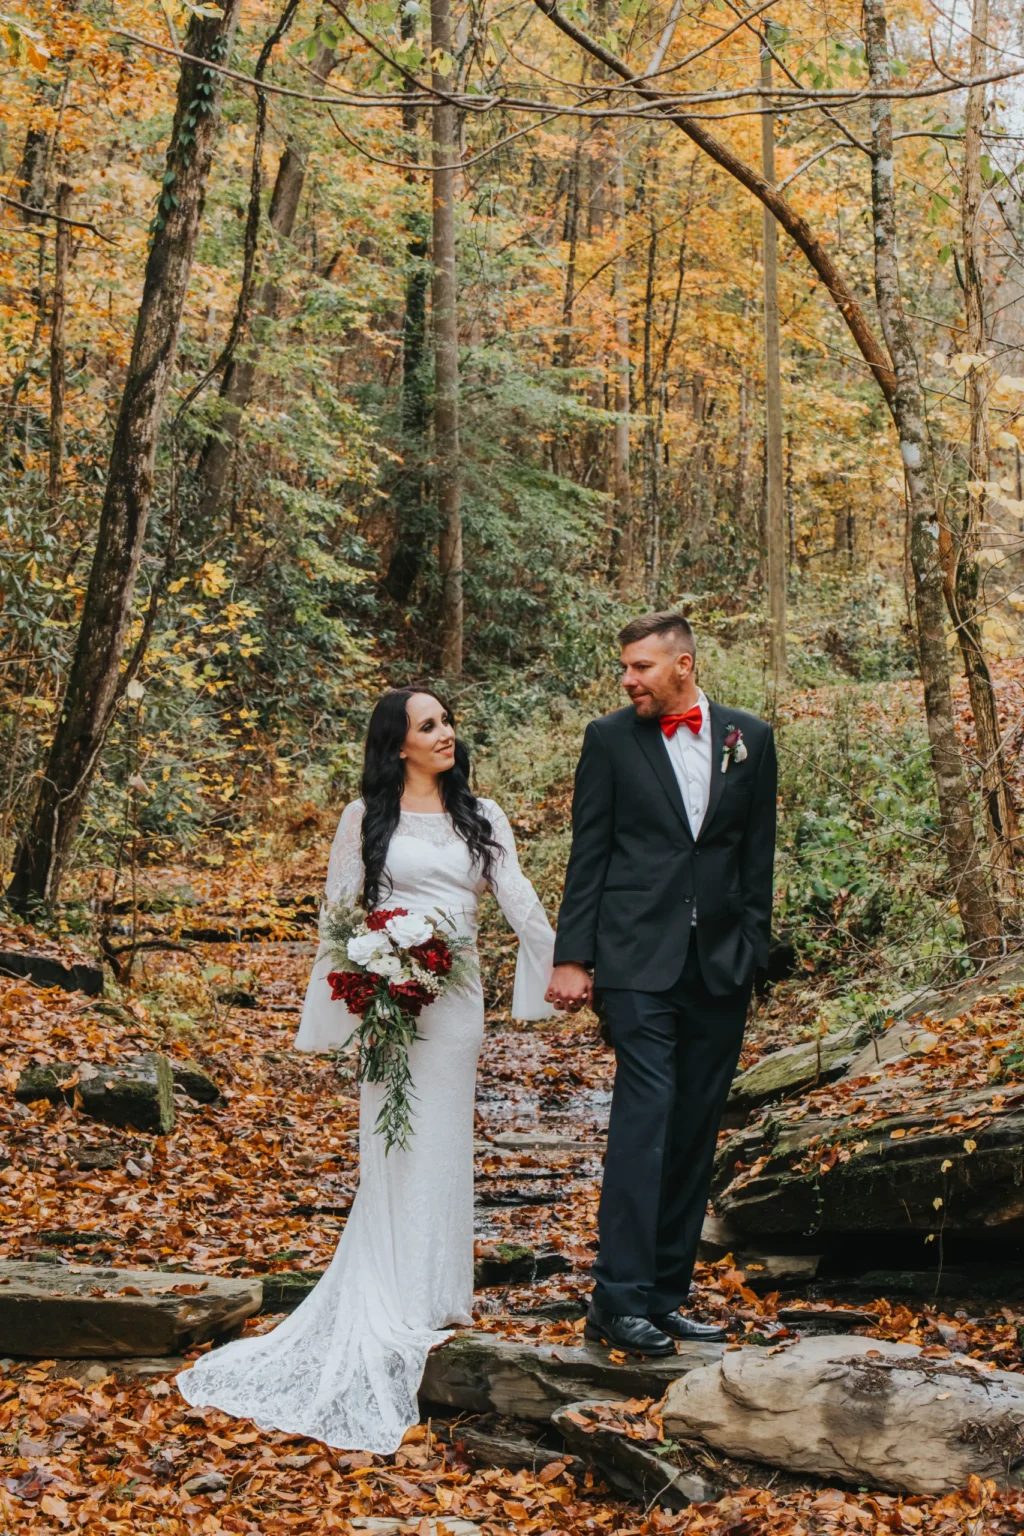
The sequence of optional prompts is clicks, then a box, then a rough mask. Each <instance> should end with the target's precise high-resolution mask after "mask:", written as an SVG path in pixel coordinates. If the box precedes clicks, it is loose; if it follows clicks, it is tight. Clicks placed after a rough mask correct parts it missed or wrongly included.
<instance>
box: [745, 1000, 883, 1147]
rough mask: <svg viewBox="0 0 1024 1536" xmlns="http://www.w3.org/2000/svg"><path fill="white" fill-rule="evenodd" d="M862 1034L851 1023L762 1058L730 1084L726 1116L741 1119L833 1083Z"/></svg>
mask: <svg viewBox="0 0 1024 1536" xmlns="http://www.w3.org/2000/svg"><path fill="white" fill-rule="evenodd" d="M866 1034H867V1029H866V1026H864V1025H862V1024H851V1025H849V1026H848V1028H846V1029H841V1030H838V1031H837V1032H836V1033H835V1034H832V1035H823V1036H821V1037H820V1039H817V1040H801V1041H800V1042H799V1044H797V1045H787V1046H784V1047H783V1049H782V1050H781V1051H772V1053H771V1054H770V1055H769V1056H762V1057H761V1060H760V1061H755V1063H754V1065H753V1066H752V1067H748V1068H747V1070H746V1071H745V1072H741V1073H740V1074H739V1076H738V1077H737V1078H736V1079H735V1080H734V1081H733V1085H732V1088H731V1089H730V1091H729V1098H728V1100H727V1102H726V1106H725V1109H726V1115H727V1116H741V1115H742V1116H745V1115H747V1114H749V1113H750V1111H751V1110H754V1109H759V1108H760V1107H761V1105H762V1104H770V1103H772V1102H773V1101H774V1100H775V1099H784V1098H786V1097H788V1095H789V1094H792V1093H796V1092H797V1091H798V1090H800V1089H805V1088H813V1087H816V1086H817V1085H818V1084H819V1083H831V1082H834V1081H835V1080H836V1078H837V1077H842V1076H843V1074H844V1073H845V1072H846V1070H847V1068H848V1067H849V1065H850V1062H851V1061H852V1060H853V1058H854V1056H855V1055H856V1053H857V1050H858V1048H859V1046H860V1045H861V1043H862V1041H863V1040H864V1038H865V1036H866ZM733 1123H735V1121H733Z"/></svg>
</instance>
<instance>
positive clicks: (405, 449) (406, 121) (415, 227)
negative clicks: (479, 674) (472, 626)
mask: <svg viewBox="0 0 1024 1536" xmlns="http://www.w3.org/2000/svg"><path fill="white" fill-rule="evenodd" d="M400 25H401V33H402V39H403V41H405V42H407V43H408V42H410V41H411V40H412V39H414V38H415V36H416V12H415V11H414V10H412V9H411V8H410V7H408V6H403V7H402V14H401V18H400ZM402 86H403V91H404V95H405V100H404V101H403V102H402V132H403V136H404V139H405V156H406V157H407V158H408V159H409V160H410V161H411V162H413V163H415V162H416V161H417V160H418V159H419V153H418V150H417V133H418V129H419V123H418V120H417V111H416V107H415V106H414V105H413V101H412V97H413V95H414V94H415V91H416V82H415V80H414V79H413V78H412V76H411V75H405V76H404V77H403V81H402ZM405 179H406V182H407V184H408V185H409V187H410V189H411V188H412V187H414V186H416V185H417V183H418V179H419V178H418V176H417V173H416V172H415V171H406V173H405ZM406 233H407V236H408V238H407V242H406V247H405V249H406V257H407V260H408V263H409V265H408V271H407V272H406V277H405V314H404V316H403V318H402V400H401V428H402V444H401V446H402V472H401V474H400V475H399V477H398V481H397V483H396V485H395V493H394V508H395V543H394V548H393V549H392V551H391V558H390V560H389V562H388V570H387V575H386V576H385V578H384V586H385V588H386V590H387V592H388V594H389V596H390V597H392V598H393V599H394V601H395V602H396V603H399V604H401V605H402V606H404V605H405V604H406V603H407V602H408V601H409V598H410V596H411V594H412V589H413V587H414V585H415V583H416V579H417V577H418V576H419V574H420V566H421V564H422V561H423V548H424V544H425V542H426V531H427V530H426V528H425V526H424V505H423V490H424V468H425V460H426V440H427V429H428V426H429V423H430V405H429V401H428V389H427V368H426V348H427V288H428V286H429V273H428V268H427V257H428V256H429V254H430V230H429V220H428V218H427V215H426V213H425V212H424V211H423V210H421V209H420V208H415V207H414V208H413V209H411V211H410V212H409V214H408V215H407V217H406Z"/></svg>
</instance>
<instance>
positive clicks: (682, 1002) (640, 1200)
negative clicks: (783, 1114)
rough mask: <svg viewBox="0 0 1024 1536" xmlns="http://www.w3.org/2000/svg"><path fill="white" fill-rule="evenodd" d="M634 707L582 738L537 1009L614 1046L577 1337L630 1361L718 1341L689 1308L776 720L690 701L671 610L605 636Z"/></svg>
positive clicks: (766, 885) (754, 905)
mask: <svg viewBox="0 0 1024 1536" xmlns="http://www.w3.org/2000/svg"><path fill="white" fill-rule="evenodd" d="M619 641H620V644H621V646H622V682H623V686H624V688H625V690H626V692H627V694H628V695H629V698H630V706H629V707H627V708H626V709H620V710H617V711H616V712H615V713H614V714H611V715H605V716H604V718H603V719H601V720H594V721H592V722H591V723H590V725H588V726H587V730H586V734H585V735H584V738H583V751H582V754H581V756H580V760H579V766H578V767H577V770H576V788H575V793H574V795H573V805H572V822H573V839H572V852H571V854H570V857H569V865H568V869H567V871H566V877H565V893H564V895H563V898H562V907H561V911H560V913H559V917H558V935H557V939H556V943H555V967H554V970H553V972H552V976H551V984H550V987H549V989H548V1000H549V1001H550V1002H551V1003H553V1004H554V1005H555V1006H556V1007H560V1008H567V1009H569V1010H570V1011H575V1010H576V1009H577V1008H580V1007H582V1006H583V1004H584V1003H591V1002H592V1001H593V1000H594V994H595V989H596V992H597V993H598V994H599V995H600V998H601V999H602V1001H603V1005H604V1009H605V1012H606V1015H607V1020H608V1027H609V1030H610V1033H611V1039H612V1044H613V1045H614V1047H615V1059H616V1072H615V1091H614V1094H613V1096H612V1110H611V1122H610V1124H609V1127H608V1151H607V1156H606V1158H605V1168H604V1183H603V1186H602V1190H601V1205H600V1211H599V1215H598V1226H599V1233H600V1252H599V1254H598V1258H597V1263H596V1264H595V1266H594V1282H595V1284H594V1294H593V1297H592V1299H591V1304H590V1310H589V1312H588V1313H587V1321H586V1335H587V1337H588V1338H591V1339H599V1340H601V1341H603V1342H604V1343H607V1344H611V1345H615V1346H616V1347H618V1348H619V1349H625V1350H628V1351H631V1352H633V1353H635V1354H645V1355H661V1354H669V1353H671V1352H672V1350H673V1349H674V1348H675V1345H674V1342H673V1341H674V1340H675V1339H712V1338H722V1337H724V1331H723V1330H722V1329H718V1328H712V1327H709V1326H708V1325H707V1324H704V1323H699V1322H696V1321H695V1320H694V1319H692V1318H689V1317H687V1316H686V1315H685V1314H684V1313H682V1312H680V1311H679V1310H678V1308H679V1306H680V1304H681V1303H683V1302H685V1300H686V1296H687V1293H688V1291H689V1288H690V1277H691V1275H692V1273H693V1266H694V1262H695V1260H696V1256H697V1244H698V1242H699V1240H700V1233H701V1225H702V1223H703V1220H704V1212H705V1207H706V1204H707V1198H708V1190H709V1188H710V1184H711V1169H712V1163H713V1160H714V1153H715V1140H716V1136H717V1132H718V1126H719V1121H720V1120H721V1116H722V1109H723V1107H724V1105H725V1100H726V1096H727V1094H728V1092H729V1084H730V1083H731V1081H732V1076H733V1072H734V1071H735V1069H736V1061H737V1058H738V1056H739V1051H740V1043H741V1041H742V1039H743V1028H744V1024H745V1023H746V1017H747V1005H748V1003H749V1001H750V991H751V986H752V983H753V979H754V972H755V970H756V969H758V968H759V967H763V966H765V965H766V964H767V961H768V940H769V934H770V931H771V912H772V862H773V859H774V853H775V794H776V765H775V743H774V740H773V737H772V729H771V726H769V725H767V724H766V723H765V722H764V721H763V720H759V719H757V717H756V716H755V715H750V714H747V713H746V711H745V710H741V709H727V708H725V707H724V706H723V705H721V704H711V703H709V701H708V700H707V699H706V698H705V696H704V694H703V693H702V692H701V690H700V689H699V688H698V687H697V684H696V681H695V679H694V666H695V662H696V654H697V648H696V645H695V643H694V637H693V631H692V629H691V628H690V626H689V624H688V623H687V621H686V619H684V618H683V617H682V615H681V614H678V613H652V614H649V615H647V616H646V617H645V618H640V619H634V620H633V621H632V623H630V624H627V625H626V627H625V629H624V630H622V632H621V634H620V635H619Z"/></svg>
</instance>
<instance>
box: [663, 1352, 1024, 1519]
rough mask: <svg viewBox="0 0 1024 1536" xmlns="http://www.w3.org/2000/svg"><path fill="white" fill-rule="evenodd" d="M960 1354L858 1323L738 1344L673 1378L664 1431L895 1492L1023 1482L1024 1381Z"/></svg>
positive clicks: (772, 1462)
mask: <svg viewBox="0 0 1024 1536" xmlns="http://www.w3.org/2000/svg"><path fill="white" fill-rule="evenodd" d="M972 1364H973V1362H969V1361H967V1360H965V1359H964V1358H963V1357H953V1356H952V1355H950V1354H948V1353H946V1354H945V1355H942V1356H936V1355H934V1354H932V1355H924V1354H923V1353H922V1351H921V1349H920V1348H919V1347H918V1346H917V1345H914V1344H891V1343H887V1342H884V1341H880V1340H877V1339H868V1338H863V1337H861V1336H859V1335H841V1336H838V1337H834V1338H814V1339H803V1340H801V1341H800V1342H799V1343H798V1344H794V1345H791V1346H789V1347H787V1348H784V1349H782V1350H780V1351H778V1352H777V1353H774V1352H773V1353H769V1352H767V1351H765V1350H754V1349H741V1350H731V1351H728V1352H726V1353H725V1354H723V1356H722V1358H721V1360H719V1361H718V1362H717V1363H716V1364H714V1365H710V1366H708V1367H706V1368H705V1369H703V1370H698V1371H691V1372H689V1373H687V1375H685V1376H683V1377H681V1378H680V1379H679V1380H678V1381H675V1382H673V1383H672V1384H671V1385H670V1386H669V1388H668V1391H667V1393H666V1396H665V1402H664V1405H663V1414H662V1418H663V1422H664V1425H665V1433H666V1435H668V1436H670V1437H671V1438H672V1439H679V1438H685V1437H687V1436H691V1437H692V1436H694V1435H699V1436H700V1437H701V1438H702V1439H704V1440H705V1441H707V1443H708V1444H709V1445H712V1446H714V1447H716V1448H717V1449H718V1450H720V1451H724V1452H725V1453H726V1455H728V1456H736V1457H742V1458H749V1459H752V1460H755V1461H762V1462H767V1463H768V1464H769V1465H772V1466H776V1467H783V1468H786V1469H787V1470H788V1471H790V1472H804V1473H810V1474H813V1475H816V1476H819V1477H826V1478H831V1477H836V1478H841V1479H842V1480H843V1481H845V1482H849V1483H853V1484H856V1485H860V1486H863V1485H865V1484H866V1485H867V1486H868V1487H871V1488H881V1489H886V1490H890V1491H892V1492H894V1493H918V1494H930V1495H939V1494H944V1493H952V1492H953V1491H954V1490H955V1489H957V1488H961V1487H963V1485H964V1484H965V1483H966V1482H967V1480H968V1478H969V1477H970V1475H971V1474H972V1473H976V1474H977V1475H978V1476H979V1477H981V1478H992V1479H993V1480H994V1481H995V1482H996V1484H997V1485H998V1486H999V1487H1002V1488H1019V1487H1021V1486H1024V1469H1022V1466H1021V1465H1020V1463H1021V1462H1022V1459H1024V1458H1022V1452H1024V1381H1022V1379H1021V1378H1020V1376H1017V1375H1015V1374H1013V1373H1012V1372H1009V1371H980V1370H974V1369H972V1368H971V1367H972Z"/></svg>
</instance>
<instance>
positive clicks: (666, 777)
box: [633, 718, 693, 842]
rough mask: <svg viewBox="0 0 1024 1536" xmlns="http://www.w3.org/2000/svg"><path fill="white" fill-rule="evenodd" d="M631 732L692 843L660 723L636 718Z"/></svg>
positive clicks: (684, 808)
mask: <svg viewBox="0 0 1024 1536" xmlns="http://www.w3.org/2000/svg"><path fill="white" fill-rule="evenodd" d="M633 731H634V734H635V736H636V739H637V741H638V742H639V744H640V747H641V749H642V750H643V753H644V756H645V757H646V758H647V761H648V762H649V763H650V765H651V767H652V768H653V769H654V772H655V773H656V775H657V777H658V780H659V782H660V784H661V787H662V789H663V790H664V791H665V793H666V795H668V798H669V801H670V802H671V805H672V809H673V810H674V811H675V813H676V815H677V816H678V817H679V820H680V821H681V822H682V824H683V828H684V830H685V832H686V835H687V837H688V838H689V839H690V840H691V842H692V841H693V830H692V828H691V827H690V819H689V817H688V816H687V814H686V807H685V805H684V804H683V797H682V795H681V793H680V791H679V781H678V779H677V778H676V776H675V773H674V772H673V770H672V764H671V763H670V762H669V760H668V753H667V752H666V751H665V743H664V741H663V740H662V736H661V725H660V723H659V722H658V721H657V720H641V719H639V718H637V719H636V720H634V721H633Z"/></svg>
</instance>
